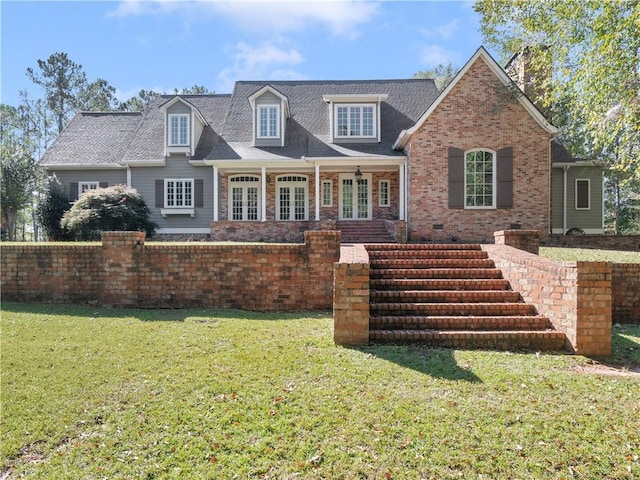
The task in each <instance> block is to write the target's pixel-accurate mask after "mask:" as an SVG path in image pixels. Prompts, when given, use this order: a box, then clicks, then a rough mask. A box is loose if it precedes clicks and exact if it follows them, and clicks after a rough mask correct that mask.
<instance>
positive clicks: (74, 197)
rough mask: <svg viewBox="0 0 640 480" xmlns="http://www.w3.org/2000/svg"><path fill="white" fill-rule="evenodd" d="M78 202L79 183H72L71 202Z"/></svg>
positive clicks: (70, 188)
mask: <svg viewBox="0 0 640 480" xmlns="http://www.w3.org/2000/svg"><path fill="white" fill-rule="evenodd" d="M76 200H78V182H71V183H70V184H69V201H70V202H75V201H76Z"/></svg>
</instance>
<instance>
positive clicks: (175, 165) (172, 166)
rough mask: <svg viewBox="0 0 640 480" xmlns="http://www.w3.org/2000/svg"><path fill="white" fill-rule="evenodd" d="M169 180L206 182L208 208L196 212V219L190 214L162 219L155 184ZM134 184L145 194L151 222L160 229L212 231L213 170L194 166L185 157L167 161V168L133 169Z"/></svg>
mask: <svg viewBox="0 0 640 480" xmlns="http://www.w3.org/2000/svg"><path fill="white" fill-rule="evenodd" d="M165 178H193V179H202V180H203V188H204V190H203V194H204V195H203V197H204V198H203V200H204V206H203V207H201V208H196V209H195V217H193V218H192V217H190V216H189V215H168V216H167V218H162V215H160V208H159V207H156V201H155V199H156V191H155V181H156V180H159V179H165ZM131 184H132V186H133V187H134V188H136V189H137V190H138V192H139V193H140V194H141V195H142V197H143V198H144V199H145V202H146V203H147V206H148V207H149V209H150V210H151V220H152V221H154V222H155V223H156V224H158V227H159V228H163V229H164V228H177V229H192V228H201V229H202V228H206V229H208V228H209V224H210V222H211V221H212V220H213V169H212V168H211V167H194V166H192V165H190V164H189V161H188V159H187V158H185V157H182V158H180V157H175V158H173V157H171V158H167V165H166V166H165V167H146V168H142V167H139V168H132V169H131Z"/></svg>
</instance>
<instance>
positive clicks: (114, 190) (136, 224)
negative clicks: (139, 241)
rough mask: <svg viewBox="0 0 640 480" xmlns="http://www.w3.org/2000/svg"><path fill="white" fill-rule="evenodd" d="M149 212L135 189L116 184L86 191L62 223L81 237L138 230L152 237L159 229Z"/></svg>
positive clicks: (83, 238)
mask: <svg viewBox="0 0 640 480" xmlns="http://www.w3.org/2000/svg"><path fill="white" fill-rule="evenodd" d="M150 213H151V212H150V210H149V207H147V204H146V203H145V201H144V200H143V198H142V197H141V196H140V195H139V194H138V192H137V191H136V190H135V189H134V188H131V187H127V186H125V185H115V186H113V187H107V188H98V189H95V190H89V191H88V192H85V193H83V194H82V196H81V197H80V198H79V199H78V200H77V201H76V202H75V203H74V204H73V206H72V207H71V209H70V210H69V211H67V212H65V214H64V215H63V217H62V221H61V222H60V225H61V227H62V228H66V229H67V230H69V232H71V233H72V234H73V235H75V236H76V238H78V239H81V240H99V239H100V233H101V232H103V231H128V230H137V231H143V232H146V233H147V235H148V236H150V235H152V234H153V233H154V231H155V229H156V225H155V224H154V223H153V222H152V221H151V220H150V218H149V215H150Z"/></svg>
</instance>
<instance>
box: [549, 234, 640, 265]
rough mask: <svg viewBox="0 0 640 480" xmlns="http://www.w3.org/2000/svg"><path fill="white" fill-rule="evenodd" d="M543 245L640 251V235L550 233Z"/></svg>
mask: <svg viewBox="0 0 640 480" xmlns="http://www.w3.org/2000/svg"><path fill="white" fill-rule="evenodd" d="M542 245H544V246H545V247H570V248H571V247H573V248H601V249H604V250H622V251H629V252H638V251H640V235H550V236H549V237H548V238H546V239H545V240H544V241H543V242H542ZM639 258H640V257H639ZM639 261H640V260H639Z"/></svg>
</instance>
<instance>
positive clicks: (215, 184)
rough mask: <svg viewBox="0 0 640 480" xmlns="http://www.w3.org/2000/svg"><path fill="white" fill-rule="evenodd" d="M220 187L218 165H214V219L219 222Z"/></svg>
mask: <svg viewBox="0 0 640 480" xmlns="http://www.w3.org/2000/svg"><path fill="white" fill-rule="evenodd" d="M219 192H220V190H219V188H218V167H213V221H214V222H217V221H218V205H219V204H218V201H219V198H218V195H219Z"/></svg>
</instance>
